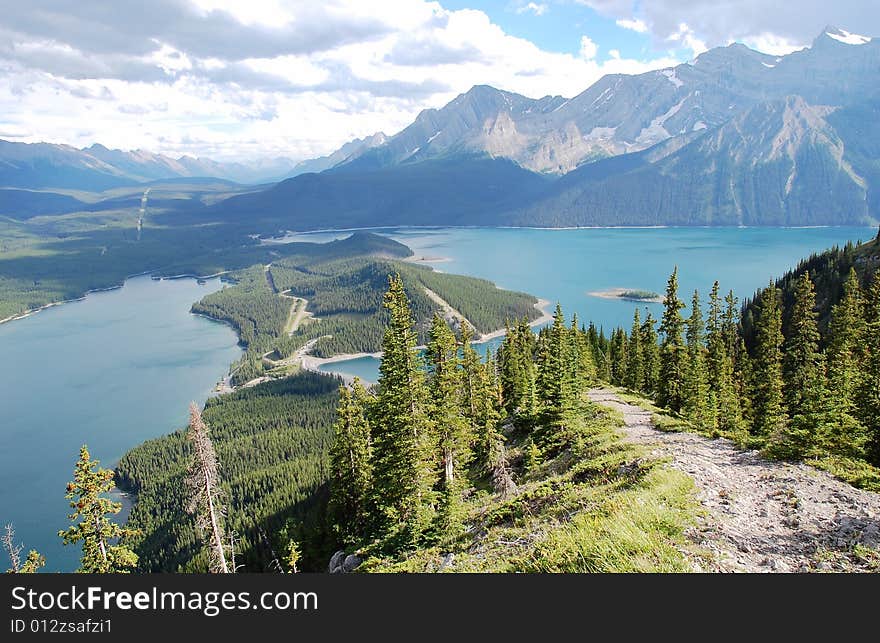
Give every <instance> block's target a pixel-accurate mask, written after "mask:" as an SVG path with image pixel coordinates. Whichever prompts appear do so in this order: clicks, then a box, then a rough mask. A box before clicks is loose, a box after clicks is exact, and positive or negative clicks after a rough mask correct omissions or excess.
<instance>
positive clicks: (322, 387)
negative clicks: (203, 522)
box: [116, 372, 338, 572]
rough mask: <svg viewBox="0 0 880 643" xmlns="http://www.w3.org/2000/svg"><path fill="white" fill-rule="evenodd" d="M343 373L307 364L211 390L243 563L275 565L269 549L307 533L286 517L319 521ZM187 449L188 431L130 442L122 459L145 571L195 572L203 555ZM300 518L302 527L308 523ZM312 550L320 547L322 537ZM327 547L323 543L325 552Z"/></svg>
mask: <svg viewBox="0 0 880 643" xmlns="http://www.w3.org/2000/svg"><path fill="white" fill-rule="evenodd" d="M337 387H338V382H337V381H336V380H335V379H333V378H331V377H326V376H320V375H316V374H313V373H308V372H303V373H300V374H298V375H296V376H293V377H290V378H287V379H284V380H279V381H276V382H269V383H265V384H261V385H259V386H255V387H253V388H248V389H243V390H241V391H238V392H236V393H232V394H228V395H223V396H220V397H216V398H211V399H209V400H208V402H207V403H206V405H205V410H204V414H203V416H204V419H205V421H206V422H207V423H208V425H209V426H210V428H211V439H212V440H213V443H214V448H215V450H216V452H217V456H218V459H219V461H220V476H221V480H222V485H221V488H222V495H223V501H224V503H225V504H226V506H228V512H227V523H226V524H227V530H228V532H229V533H231V534H234V537H235V541H236V546H235V548H236V554H237V562H239V563H241V564H243V565H244V566H245V568H246V569H248V570H249V571H271V569H272V568H271V567H270V565H271V564H272V560H273V559H274V558H275V554H274V553H273V552H278V551H282V549H283V547H284V546H285V545H286V540H287V538H289V537H295V538H297V539H301V538H300V535H299V533H300V532H299V531H296V530H295V529H291V531H290V532H289V533H288V532H287V531H286V527H287V525H288V521H290V520H291V519H295V524H296V525H308V526H309V531H310V533H315V534H320V533H321V529H320V528H315V526H316V525H318V526H319V525H321V523H322V521H323V512H322V511H321V507H322V491H321V489H322V487H323V486H324V485H325V483H326V480H327V450H328V448H329V444H330V439H331V437H332V423H333V416H334V412H335V406H336V399H337ZM190 455H191V451H190V445H189V443H188V442H187V440H186V438H185V435H184V433H183V432H182V431H178V432H176V433H173V434H171V435H168V436H165V437H161V438H157V439H155V440H150V441H148V442H145V443H144V444H142V445H140V446H138V447H136V448H134V449H132V450H131V451H129V452H128V453H127V454H126V455H125V456H124V457H123V458H122V459H121V460H120V461H119V464H118V465H117V467H116V478H117V484H118V485H119V487H120V488H122V489H123V490H125V491H129V492H132V493H134V494H136V502H135V503H134V506H133V508H132V511H131V514H130V517H129V519H128V526H129V527H132V528H135V529H138V530H140V532H141V533H140V535H138V536H137V537H135V538H134V539H132V540H131V541H130V544H131V545H132V546H134V548H135V550H136V551H137V553H138V555H139V557H140V563H139V569H140V570H141V571H154V572H156V571H197V570H201V569H204V568H205V566H206V560H207V559H206V557H205V554H204V552H203V551H202V546H201V543H200V540H199V536H198V534H197V531H196V528H195V522H194V519H193V517H192V516H191V515H190V514H188V513H187V511H186V504H187V501H186V483H185V476H186V470H187V467H188V464H189V457H190ZM304 528H305V527H301V528H300V529H304ZM307 544H308V545H309V546H310V549H309V550H308V553H309V554H311V555H316V552H321V546H322V543H321V542H320V541H319V540H316V541H307ZM321 553H323V552H321Z"/></svg>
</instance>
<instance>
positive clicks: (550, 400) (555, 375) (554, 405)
mask: <svg viewBox="0 0 880 643" xmlns="http://www.w3.org/2000/svg"><path fill="white" fill-rule="evenodd" d="M542 349H543V350H542V354H541V363H540V365H539V372H538V396H539V399H540V401H541V405H542V408H543V410H544V411H545V412H547V413H549V414H550V415H551V416H552V417H553V418H554V419H558V417H559V415H560V414H561V413H563V412H564V411H565V410H566V409H568V408H570V406H571V402H572V390H571V379H570V378H569V377H568V369H569V364H570V361H569V360H570V357H569V343H568V329H567V328H566V327H565V317H564V316H563V315H562V308H561V306H560V305H559V304H556V312H555V314H554V315H553V325H552V326H550V328H549V329H547V330H546V336H545V339H544V342H543V346H542Z"/></svg>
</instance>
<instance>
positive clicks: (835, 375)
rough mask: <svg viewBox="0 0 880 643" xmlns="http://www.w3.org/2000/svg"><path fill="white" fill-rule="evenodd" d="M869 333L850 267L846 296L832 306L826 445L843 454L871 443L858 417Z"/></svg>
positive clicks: (852, 453)
mask: <svg viewBox="0 0 880 643" xmlns="http://www.w3.org/2000/svg"><path fill="white" fill-rule="evenodd" d="M865 332H866V323H865V313H864V302H863V301H862V293H861V289H860V287H859V279H858V276H857V275H856V272H855V269H853V268H850V271H849V275H848V276H847V278H846V281H845V282H844V284H843V296H842V297H841V299H840V301H839V302H838V303H837V304H836V305H835V306H834V307H833V308H832V309H831V321H830V322H829V324H828V349H827V355H828V383H829V389H830V391H831V393H832V394H831V396H830V405H829V422H828V425H827V428H828V431H827V432H826V435H825V438H826V444H825V448H826V449H828V450H830V451H831V452H833V453H836V454H838V455H843V456H854V457H862V456H863V455H864V449H865V446H866V444H867V442H868V435H867V430H866V428H865V427H864V426H863V425H862V423H861V422H859V420H858V417H857V416H858V408H857V402H858V399H857V398H858V395H859V388H860V387H859V383H860V382H861V381H862V379H863V377H862V372H861V366H862V364H863V362H864V359H863V358H864V340H865Z"/></svg>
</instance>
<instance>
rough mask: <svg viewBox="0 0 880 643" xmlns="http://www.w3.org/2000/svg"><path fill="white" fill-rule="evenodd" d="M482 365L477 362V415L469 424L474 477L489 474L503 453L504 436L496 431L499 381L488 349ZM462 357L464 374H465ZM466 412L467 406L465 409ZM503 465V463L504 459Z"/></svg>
mask: <svg viewBox="0 0 880 643" xmlns="http://www.w3.org/2000/svg"><path fill="white" fill-rule="evenodd" d="M486 352H487V355H486V361H485V363H484V364H480V363H479V362H477V363H476V364H475V365H474V369H475V371H476V378H475V379H476V382H477V386H476V389H477V390H476V393H475V396H476V398H477V400H478V402H479V403H478V405H477V414H476V415H475V416H474V417H472V419H471V422H472V426H473V431H474V435H475V438H474V461H475V466H474V467H473V468H474V469H475V473H476V474H477V475H488V474H491V473H492V472H493V471H494V470H495V467H496V465H497V463H498V457H499V454H503V453H504V435H503V434H502V433H501V431H500V430H499V424H500V420H501V413H502V410H503V408H504V406H503V397H502V391H501V382H500V381H499V379H498V376H497V366H496V364H495V361H494V359H493V358H492V356H491V355H490V354H488V353H489V351H488V349H487V351H486ZM467 369H468V366H467V358H465V372H467ZM466 412H467V407H466ZM505 462H506V460H505Z"/></svg>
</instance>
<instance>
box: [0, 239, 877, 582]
mask: <svg viewBox="0 0 880 643" xmlns="http://www.w3.org/2000/svg"><path fill="white" fill-rule="evenodd" d="M878 263H880V241H872V242H870V243H868V244H863V245H862V246H859V247H851V246H847V247H845V248H843V249H837V248H835V249H833V250H831V251H829V252H827V253H825V254H823V255H819V256H816V257H813V258H811V259H810V260H809V261H807V262H804V263H803V264H802V265H801V266H799V268H798V269H797V270H795V271H793V272H792V273H791V274H788V275H786V276H784V277H783V278H781V279H780V280H778V281H776V282H771V283H770V284H768V286H767V287H766V288H764V289H763V290H761V291H760V292H759V293H757V295H756V296H755V297H754V298H753V299H751V300H749V301H747V302H745V304H744V305H742V306H740V304H739V302H738V301H737V300H736V298H735V297H734V296H733V294H732V293H727V294H726V295H724V294H722V291H721V288H720V285H719V284H718V283H716V284H715V285H714V287H713V288H712V289H711V291H710V292H709V293H708V294H707V295H705V296H704V295H703V294H702V293H700V292H694V293H692V294H690V296H689V297H687V298H686V299H683V295H682V294H680V293H679V287H678V271H677V270H675V271H673V273H672V274H671V276H670V277H669V280H668V283H667V288H666V292H665V296H664V301H663V312H662V314H661V315H660V316H659V319H655V318H654V317H653V315H652V314H651V313H650V312H646V313H645V314H642V312H641V310H640V309H638V308H637V309H636V310H635V312H634V316H633V323H632V326H631V327H630V328H629V329H623V328H618V329H615V330H614V331H612V332H611V334H610V336H608V335H606V334H605V332H604V331H603V330H601V329H597V328H596V327H595V325H593V324H592V323H582V322H581V321H580V320H578V319H577V318H576V317H575V318H573V319H570V320H567V319H566V318H565V316H564V313H563V311H562V310H561V308H560V307H559V306H558V305H557V307H556V310H555V314H554V316H553V321H552V323H551V324H550V325H548V326H546V327H545V328H543V329H541V330H540V332H538V333H535V332H534V331H533V330H532V328H531V327H530V326H529V320H528V318H522V319H520V320H512V321H510V322H508V325H507V328H506V335H505V339H504V341H503V343H502V345H501V346H500V347H499V348H498V350H497V351H496V352H495V353H487V354H486V355H480V354H479V353H478V352H477V351H476V350H475V349H474V346H473V344H472V340H473V330H472V329H471V328H470V327H469V326H468V325H457V326H456V327H454V328H453V327H452V326H450V325H449V323H448V321H447V320H446V319H445V318H444V317H443V316H441V315H439V314H434V316H433V318H432V319H431V322H430V324H429V325H428V326H427V328H425V327H420V326H419V324H418V323H417V316H416V314H415V311H417V310H418V308H417V307H416V308H415V309H414V307H413V305H412V303H411V300H410V298H409V292H410V290H409V288H408V287H407V285H406V280H405V279H406V278H405V277H404V276H403V275H401V274H400V273H394V274H391V275H389V276H388V277H387V280H386V284H387V287H386V291H385V293H384V295H383V298H382V303H381V305H382V308H383V319H385V320H387V321H386V324H385V326H384V331H383V335H382V339H381V344H380V348H381V350H382V353H383V357H382V360H381V366H380V376H379V381H378V383H377V384H376V385H375V386H372V387H369V388H368V387H366V386H365V385H364V384H363V383H361V382H360V381H358V380H355V381H354V383H353V384H351V385H350V386H348V385H340V382H339V380H338V379H336V378H334V377H330V376H324V375H319V374H315V373H309V372H301V373H299V374H297V375H295V376H293V377H288V378H283V379H279V380H275V381H271V382H267V383H263V384H259V385H257V386H254V387H251V388H244V389H241V390H239V391H237V392H235V393H232V394H227V395H223V396H220V397H216V398H212V399H211V400H209V401H208V403H207V404H206V406H205V408H204V410H203V411H202V410H200V409H198V408H196V407H193V409H192V410H191V421H190V426H189V427H188V429H187V430H185V431H180V432H178V433H175V434H172V435H170V436H167V437H164V438H159V439H157V440H152V441H149V442H147V443H145V444H144V445H142V446H140V447H138V448H136V449H134V450H132V451H131V452H130V453H129V454H127V455H126V456H125V457H124V458H123V459H122V460H121V461H120V463H119V465H118V467H117V468H116V471H115V479H116V482H117V484H118V485H119V486H120V487H121V488H123V489H125V490H127V491H130V492H132V493H134V494H136V496H137V502H136V503H135V505H134V508H133V510H132V513H131V516H130V518H129V520H128V522H127V523H126V525H125V527H124V528H120V527H118V526H117V525H115V524H114V523H112V522H110V521H109V520H107V519H106V518H102V519H101V520H100V521H99V522H98V523H96V525H95V526H93V525H92V524H91V523H90V522H89V521H80V522H77V520H78V519H79V518H80V517H81V516H82V515H83V512H84V511H86V510H87V508H92V509H89V511H94V512H95V513H96V514H98V515H100V516H109V515H112V514H114V513H116V512H118V511H119V507H118V505H116V503H112V502H110V501H109V500H107V499H106V498H105V497H103V494H104V493H105V492H106V491H107V490H108V489H109V486H108V485H109V481H110V480H111V478H112V477H113V475H114V474H113V473H112V472H110V471H108V470H106V469H97V470H95V467H96V466H97V464H96V463H94V462H93V461H91V460H90V458H89V453H88V450H87V449H86V448H85V447H84V448H83V450H82V452H81V454H80V461H79V462H78V463H77V466H76V469H75V472H74V481H73V482H72V483H71V484H70V485H69V487H68V496H69V497H70V498H71V499H72V500H71V506H72V508H74V510H75V511H74V513H73V514H71V520H72V521H73V526H72V527H71V528H70V529H68V530H67V531H65V532H61V533H60V534H59V535H61V536H62V537H63V538H64V540H65V542H69V543H71V544H77V543H79V542H83V563H82V565H83V570H86V571H98V572H101V571H103V572H107V571H114V572H121V571H128V570H132V569H137V570H140V571H205V570H211V571H225V572H231V571H241V570H247V571H298V570H313V571H321V570H324V569H326V568H327V564H328V560H329V561H331V566H332V561H333V560H336V561H337V563H339V564H338V565H337V567H339V565H340V564H341V562H340V560H341V559H339V555H338V554H337V555H333V554H334V552H342V554H344V557H345V560H347V561H349V562H348V563H346V565H348V566H349V567H351V568H352V569H353V568H354V567H357V568H358V569H360V570H362V571H432V570H433V571H437V570H442V569H444V568H446V567H447V566H449V565H452V561H453V560H455V569H456V570H470V571H684V570H687V569H688V566H687V563H686V562H685V559H684V558H683V557H682V554H681V545H682V542H683V541H682V539H683V534H684V533H685V530H686V529H687V528H688V526H689V525H691V524H692V523H693V519H694V511H695V505H694V501H693V495H692V492H693V486H692V485H693V483H692V482H691V481H690V478H688V477H687V476H684V475H683V474H680V473H677V472H675V471H673V470H670V469H669V468H667V467H665V466H663V464H662V462H661V461H660V460H658V459H657V458H656V457H652V456H651V454H650V453H648V452H646V451H645V450H644V448H642V447H640V446H638V445H633V444H631V443H628V442H622V441H621V439H620V433H619V432H618V428H619V427H620V426H621V417H620V416H619V415H617V414H616V413H615V412H614V411H613V410H609V409H608V408H606V407H604V406H599V405H597V404H596V403H594V401H593V399H592V397H591V395H592V393H591V389H593V390H596V389H595V387H597V386H601V385H603V384H604V385H606V386H607V385H608V384H610V385H614V386H617V387H619V389H618V390H620V391H621V394H622V395H628V396H629V397H630V398H632V399H636V400H639V401H640V404H641V405H642V406H643V407H644V408H649V409H652V410H653V413H654V422H655V425H656V427H657V428H660V429H662V430H667V431H694V432H698V433H704V434H706V435H709V436H712V437H718V436H720V437H725V438H729V439H730V440H733V441H734V442H735V443H737V444H738V445H740V447H742V448H754V449H759V450H760V451H761V453H762V455H763V456H764V457H766V458H770V459H779V460H789V461H806V462H807V463H809V464H812V465H814V466H816V467H818V468H821V469H825V470H827V471H829V472H830V473H832V474H833V475H835V476H837V477H839V478H841V479H842V480H845V481H847V482H849V483H851V484H853V485H855V486H860V487H863V488H866V489H869V490H878V489H880V458H878V455H880V453H878V452H880V424H878V418H880V278H878V273H877V269H876V268H877V265H878ZM417 274H418V273H417ZM407 276H409V273H407ZM250 283H253V284H254V285H257V284H259V285H260V286H262V284H263V283H266V282H265V278H264V276H263V275H261V274H259V273H258V272H254V274H253V276H252V277H251V282H250ZM816 284H819V285H820V287H819V288H817V286H816ZM246 285H247V284H245V286H246ZM221 292H224V291H221ZM230 292H234V291H230ZM312 296H317V293H316V294H315V295H312ZM450 298H454V297H452V296H450ZM355 303H356V302H355ZM325 305H329V304H325ZM252 318H255V317H252ZM421 342H424V344H425V348H424V349H423V350H421V349H418V348H417V346H419V344H420V343H421ZM623 391H627V392H626V393H623ZM12 538H13V536H12V535H11V534H10V535H9V537H8V540H9V542H10V543H12V542H13V541H12ZM117 540H118V544H113V543H115V542H116V541H117ZM4 542H5V540H4ZM96 543H97V544H96ZM98 545H100V547H98V548H97V549H96V547H97V546H98ZM7 550H8V551H10V552H14V553H16V554H17V553H18V552H17V550H15V548H14V546H13V545H11V544H10V545H9V546H8V547H7ZM331 559H332V560H331ZM13 560H14V562H15V561H17V563H16V564H14V565H13V567H14V568H18V569H19V570H20V571H35V570H36V569H39V567H40V566H41V565H42V563H43V560H42V558H41V557H40V555H39V553H38V552H31V553H30V554H29V556H28V557H27V560H26V561H24V562H22V561H21V560H20V558H13Z"/></svg>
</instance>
